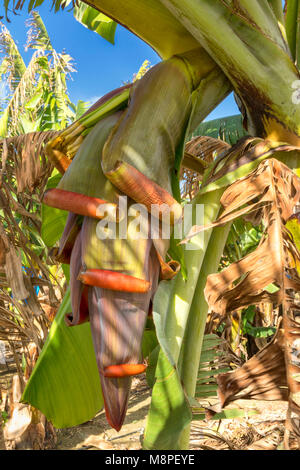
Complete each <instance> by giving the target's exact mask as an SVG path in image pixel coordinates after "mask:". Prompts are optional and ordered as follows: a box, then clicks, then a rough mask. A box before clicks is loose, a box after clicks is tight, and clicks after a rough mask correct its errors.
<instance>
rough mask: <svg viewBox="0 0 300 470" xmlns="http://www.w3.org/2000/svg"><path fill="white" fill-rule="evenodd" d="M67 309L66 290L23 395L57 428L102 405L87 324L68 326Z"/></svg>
mask: <svg viewBox="0 0 300 470" xmlns="http://www.w3.org/2000/svg"><path fill="white" fill-rule="evenodd" d="M70 310H71V304H70V293H69V291H67V293H66V295H65V297H64V299H63V302H62V304H61V306H60V309H59V311H58V313H57V316H56V318H55V320H54V322H53V324H52V327H51V329H50V332H49V334H48V337H47V340H46V343H45V345H44V347H43V350H42V352H41V355H40V357H39V359H38V361H37V363H36V366H35V368H34V370H33V373H32V374H31V376H30V379H29V381H28V383H27V385H26V388H25V391H24V393H23V396H22V401H23V402H26V403H30V404H31V405H32V406H34V407H35V408H38V409H39V410H41V411H42V413H43V414H44V415H45V416H46V418H47V419H48V420H50V421H51V422H52V423H53V425H54V426H55V427H56V428H65V427H70V426H76V425H78V424H81V423H84V422H86V421H88V420H90V419H92V418H93V417H94V416H95V414H96V413H97V412H98V411H99V410H100V409H101V408H102V406H103V398H102V393H101V385H100V379H99V374H98V369H97V364H96V359H95V354H94V349H93V343H92V336H91V331H90V325H89V323H84V324H83V325H80V326H75V327H67V326H66V324H65V321H64V316H65V314H66V313H68V312H70Z"/></svg>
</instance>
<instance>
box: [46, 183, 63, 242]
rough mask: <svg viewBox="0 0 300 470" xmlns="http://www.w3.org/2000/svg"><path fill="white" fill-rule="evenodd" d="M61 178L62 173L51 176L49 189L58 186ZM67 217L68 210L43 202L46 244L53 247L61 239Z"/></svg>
mask: <svg viewBox="0 0 300 470" xmlns="http://www.w3.org/2000/svg"><path fill="white" fill-rule="evenodd" d="M60 180H61V175H60V174H57V175H55V176H52V177H51V178H49V180H48V183H47V189H50V188H56V186H57V185H58V183H59V181H60ZM67 217H68V212H67V211H62V210H60V209H55V208H54V207H50V206H46V204H42V229H41V236H42V239H43V242H44V243H45V245H46V246H49V247H52V246H54V245H55V244H56V242H57V241H58V240H59V239H60V237H61V235H62V233H63V231H64V228H65V225H66V221H67Z"/></svg>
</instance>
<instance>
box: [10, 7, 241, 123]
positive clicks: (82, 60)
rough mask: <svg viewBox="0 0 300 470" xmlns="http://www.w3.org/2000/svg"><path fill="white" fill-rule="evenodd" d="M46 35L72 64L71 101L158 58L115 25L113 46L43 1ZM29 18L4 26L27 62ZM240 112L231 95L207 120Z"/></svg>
mask: <svg viewBox="0 0 300 470" xmlns="http://www.w3.org/2000/svg"><path fill="white" fill-rule="evenodd" d="M38 12H39V13H40V15H41V17H42V19H43V21H44V23H45V25H46V28H47V30H48V32H49V35H50V38H51V41H52V44H53V46H54V48H55V49H56V50H57V51H58V52H61V51H62V50H65V51H66V52H67V53H68V54H70V55H71V56H72V57H73V59H74V63H75V68H76V70H77V71H76V72H75V73H73V75H72V81H71V80H70V81H69V83H68V89H69V93H70V98H71V100H72V101H73V102H74V103H76V102H77V101H78V100H79V99H81V100H84V101H92V102H94V101H96V100H97V98H99V97H100V96H102V95H103V94H105V93H106V92H108V91H110V90H112V89H114V88H117V87H118V86H121V85H122V84H123V82H126V81H128V80H131V79H132V77H133V74H134V73H136V72H137V71H138V69H139V68H140V66H141V65H142V63H143V62H144V60H149V61H150V63H151V65H155V64H156V63H157V62H159V60H160V58H159V56H158V55H157V54H156V53H155V52H154V51H153V50H152V49H151V48H150V47H149V46H148V45H147V44H145V43H144V42H143V41H141V40H140V39H139V38H137V37H136V36H134V35H133V34H132V33H130V32H129V31H127V30H126V29H125V28H123V27H121V26H119V25H118V27H117V30H116V37H115V45H111V44H110V43H108V42H107V41H105V40H104V39H102V38H101V37H100V36H99V35H98V34H96V33H94V32H92V31H89V30H88V29H86V28H85V27H84V26H82V25H81V24H80V23H78V22H77V21H76V20H75V18H74V17H73V14H72V13H71V12H67V11H64V12H58V13H54V12H52V11H50V9H49V3H48V2H45V3H44V4H43V5H42V6H41V7H39V8H38ZM28 17H29V16H28V15H27V13H26V10H24V11H23V12H22V13H21V14H20V16H14V15H11V18H10V19H11V20H12V21H11V23H9V24H7V23H5V25H6V26H7V28H8V29H9V30H10V32H11V34H12V35H13V37H14V39H15V40H16V41H17V43H18V47H19V49H20V52H21V53H22V55H23V58H24V60H25V62H26V63H28V61H29V59H30V57H31V54H32V51H31V52H30V51H29V52H27V53H26V52H25V50H24V47H23V46H24V44H25V43H26V31H27V28H26V26H25V21H26V19H27V18H28ZM238 112H239V111H238V109H237V106H236V104H235V102H234V99H233V96H232V95H231V96H229V97H228V98H227V99H226V100H224V101H223V103H221V104H220V105H219V106H218V108H217V109H215V110H214V111H213V113H212V114H211V115H210V116H209V118H210V119H215V118H218V117H223V116H228V115H232V114H237V113H238Z"/></svg>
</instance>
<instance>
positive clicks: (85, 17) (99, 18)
mask: <svg viewBox="0 0 300 470" xmlns="http://www.w3.org/2000/svg"><path fill="white" fill-rule="evenodd" d="M73 14H74V17H75V18H76V20H77V21H79V23H81V24H82V25H83V26H85V27H86V28H88V29H90V30H91V31H95V33H97V34H99V35H100V36H101V37H103V38H104V39H106V40H107V41H108V42H110V43H111V44H114V43H115V32H116V27H117V23H116V22H115V21H113V20H112V19H111V18H108V16H106V15H103V13H100V12H99V11H98V10H96V9H95V8H93V7H90V6H88V5H86V4H84V3H82V2H80V4H78V5H77V4H76V5H75V7H74V10H73Z"/></svg>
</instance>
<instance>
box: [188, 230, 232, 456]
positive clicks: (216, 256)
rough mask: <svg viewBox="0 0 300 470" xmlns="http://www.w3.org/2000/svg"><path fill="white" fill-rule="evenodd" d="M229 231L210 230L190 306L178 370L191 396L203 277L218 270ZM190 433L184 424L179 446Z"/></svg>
mask: <svg viewBox="0 0 300 470" xmlns="http://www.w3.org/2000/svg"><path fill="white" fill-rule="evenodd" d="M229 230H230V224H227V225H226V226H224V227H218V228H216V229H214V230H213V232H212V235H211V237H210V240H209V244H208V246H207V249H206V253H205V257H204V260H203V263H202V268H201V271H200V275H199V277H198V282H197V286H196V289H195V293H194V297H193V302H192V306H191V309H190V314H189V318H188V324H187V327H186V331H185V337H184V343H183V346H182V350H181V354H180V360H179V370H180V376H181V380H182V382H183V384H184V389H185V392H186V393H187V395H188V396H191V397H194V395H195V390H196V383H197V375H198V368H199V362H200V356H201V350H202V342H203V336H204V330H205V324H206V317H207V311H208V305H207V303H206V301H205V297H204V288H205V284H206V279H207V276H208V275H209V274H212V273H214V272H216V271H217V269H218V265H219V261H220V258H221V256H222V253H223V249H224V245H225V243H226V240H227V237H228V233H229ZM189 436H190V426H187V427H186V428H185V429H184V430H183V432H182V435H181V439H180V448H181V449H188V443H189Z"/></svg>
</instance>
